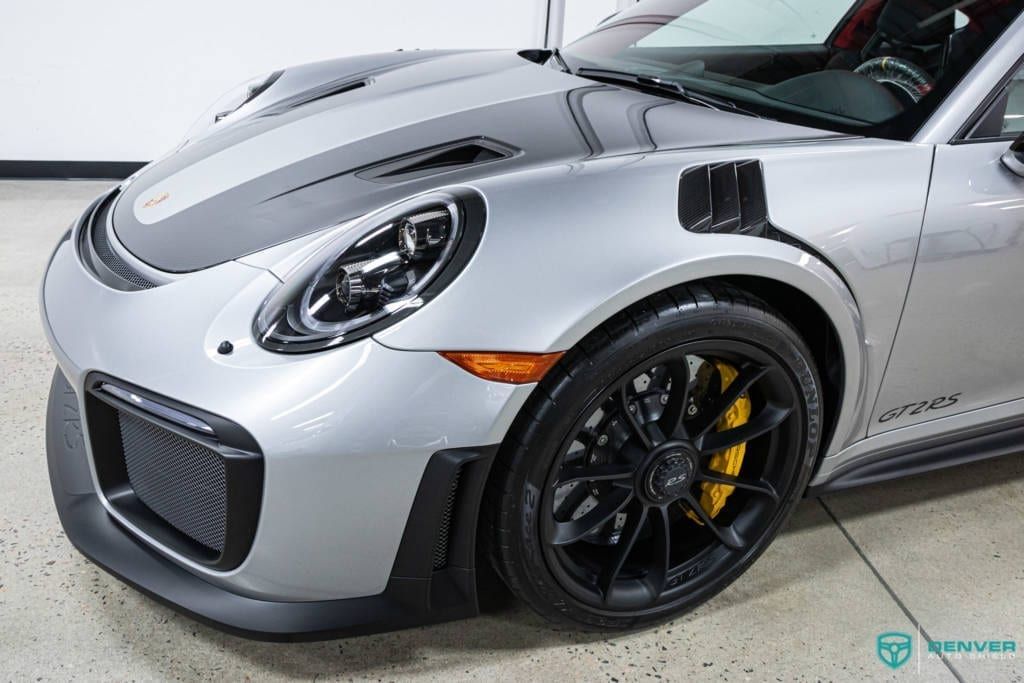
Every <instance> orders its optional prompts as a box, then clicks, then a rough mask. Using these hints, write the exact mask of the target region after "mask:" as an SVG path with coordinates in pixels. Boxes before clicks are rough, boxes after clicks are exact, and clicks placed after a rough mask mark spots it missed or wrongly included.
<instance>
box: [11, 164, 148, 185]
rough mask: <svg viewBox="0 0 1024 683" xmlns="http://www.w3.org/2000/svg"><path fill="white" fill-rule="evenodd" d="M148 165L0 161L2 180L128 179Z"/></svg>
mask: <svg viewBox="0 0 1024 683" xmlns="http://www.w3.org/2000/svg"><path fill="white" fill-rule="evenodd" d="M145 165H146V162H143V161H21V160H13V161H12V160H0V178H18V179H22V178H30V179H34V180H39V179H52V180H79V179H89V180H124V179H125V178H127V177H128V176H130V175H131V174H132V173H135V172H136V171H137V170H139V169H140V168H142V167H143V166H145Z"/></svg>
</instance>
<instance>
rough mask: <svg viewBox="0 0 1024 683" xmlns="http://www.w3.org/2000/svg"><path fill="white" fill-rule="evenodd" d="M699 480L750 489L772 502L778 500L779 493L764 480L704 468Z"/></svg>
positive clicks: (745, 489)
mask: <svg viewBox="0 0 1024 683" xmlns="http://www.w3.org/2000/svg"><path fill="white" fill-rule="evenodd" d="M698 479H699V480H700V481H704V482H707V483H709V484H724V485H726V486H732V487H735V488H738V489H743V490H744V491H751V492H753V493H757V494H760V495H762V496H765V497H766V498H770V499H771V500H772V501H773V502H775V503H778V502H779V494H778V493H777V492H776V491H775V488H774V487H773V486H772V485H771V484H769V483H768V482H766V481H751V480H749V479H740V478H739V477H734V476H731V475H728V474H723V473H721V472H715V471H713V470H708V469H704V470H702V471H701V473H700V475H699V476H698Z"/></svg>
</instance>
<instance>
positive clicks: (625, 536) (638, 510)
mask: <svg viewBox="0 0 1024 683" xmlns="http://www.w3.org/2000/svg"><path fill="white" fill-rule="evenodd" d="M626 515H627V516H626V524H625V526H623V527H622V531H621V532H620V533H619V541H618V543H616V544H615V552H614V554H613V556H612V560H611V562H609V563H608V564H607V565H605V567H604V569H602V570H601V575H600V576H599V577H598V580H597V585H598V587H599V588H600V589H601V593H602V594H603V595H604V601H605V602H608V600H609V598H610V597H611V593H612V588H613V587H614V585H615V580H616V579H618V578H619V574H620V573H621V572H622V567H623V566H625V564H626V560H627V559H629V554H630V553H631V552H633V546H634V545H636V539H638V538H639V537H640V530H641V529H643V526H644V521H646V519H647V508H646V507H645V506H644V505H642V504H641V503H640V501H638V500H635V499H634V500H633V502H632V503H631V504H630V505H628V506H627V513H626Z"/></svg>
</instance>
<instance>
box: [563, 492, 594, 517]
mask: <svg viewBox="0 0 1024 683" xmlns="http://www.w3.org/2000/svg"><path fill="white" fill-rule="evenodd" d="M587 498H590V491H589V490H588V489H587V487H586V486H583V485H582V484H577V485H576V486H574V487H573V489H572V490H571V491H568V492H567V493H566V494H565V497H564V498H562V500H561V501H560V502H559V503H558V507H557V508H555V518H556V519H572V516H573V514H575V512H576V511H577V510H579V509H580V505H583V501H585V500H586V499H587Z"/></svg>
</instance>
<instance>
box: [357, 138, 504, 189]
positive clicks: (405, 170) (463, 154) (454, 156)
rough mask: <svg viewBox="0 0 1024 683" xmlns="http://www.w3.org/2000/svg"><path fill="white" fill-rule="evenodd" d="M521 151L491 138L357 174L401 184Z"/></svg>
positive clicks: (463, 142)
mask: <svg viewBox="0 0 1024 683" xmlns="http://www.w3.org/2000/svg"><path fill="white" fill-rule="evenodd" d="M519 153H520V152H519V150H517V149H515V148H514V147H511V146H509V145H506V144H504V143H501V142H497V141H495V140H491V139H489V138H472V139H469V140H460V141H458V142H451V143H448V144H446V145H441V146H439V147H431V148H430V149H425V150H421V151H418V152H413V153H412V154H407V155H405V156H401V157H398V158H396V159H391V160H389V161H385V162H384V163H382V164H376V165H374V166H370V167H369V168H364V169H363V170H361V171H359V172H357V173H356V176H358V177H360V178H362V179H363V180H371V181H374V182H378V183H398V182H404V181H407V180H415V179H417V178H422V177H424V176H428V175H434V174H437V173H446V172H449V171H457V170H460V169H463V168H469V167H471V166H479V165H481V164H489V163H493V162H495V161H501V160H503V159H510V158H512V157H514V156H517V155H518V154H519Z"/></svg>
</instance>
